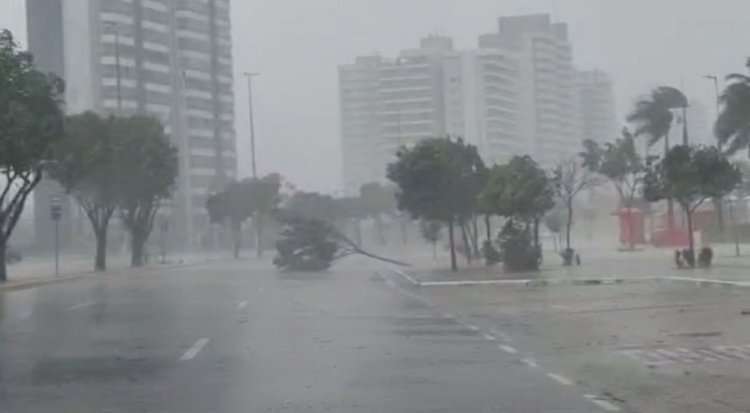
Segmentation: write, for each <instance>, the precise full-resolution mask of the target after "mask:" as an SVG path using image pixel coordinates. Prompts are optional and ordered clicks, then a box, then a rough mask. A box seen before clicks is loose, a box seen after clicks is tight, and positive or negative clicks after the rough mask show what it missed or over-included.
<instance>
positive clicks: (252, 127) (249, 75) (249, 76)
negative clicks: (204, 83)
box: [245, 72, 260, 178]
mask: <svg viewBox="0 0 750 413" xmlns="http://www.w3.org/2000/svg"><path fill="white" fill-rule="evenodd" d="M258 75H260V73H249V72H245V77H247V100H248V107H249V115H250V155H251V156H252V162H253V178H257V177H258V163H257V159H256V157H255V118H254V116H253V78H254V77H255V76H258Z"/></svg>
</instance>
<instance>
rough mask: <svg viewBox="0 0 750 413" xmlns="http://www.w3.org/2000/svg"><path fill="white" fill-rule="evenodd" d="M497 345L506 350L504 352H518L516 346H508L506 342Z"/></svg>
mask: <svg viewBox="0 0 750 413" xmlns="http://www.w3.org/2000/svg"><path fill="white" fill-rule="evenodd" d="M497 347H498V348H499V349H500V350H502V351H504V352H506V353H510V354H518V350H516V348H515V347H513V346H506V345H505V344H500V345H499V346H497Z"/></svg>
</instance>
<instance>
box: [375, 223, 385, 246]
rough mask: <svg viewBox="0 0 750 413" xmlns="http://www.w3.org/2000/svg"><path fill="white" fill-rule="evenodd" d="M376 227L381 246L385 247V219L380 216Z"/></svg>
mask: <svg viewBox="0 0 750 413" xmlns="http://www.w3.org/2000/svg"><path fill="white" fill-rule="evenodd" d="M375 226H376V227H377V230H378V241H379V242H380V245H381V246H382V245H385V234H383V219H382V218H381V217H380V216H377V217H375Z"/></svg>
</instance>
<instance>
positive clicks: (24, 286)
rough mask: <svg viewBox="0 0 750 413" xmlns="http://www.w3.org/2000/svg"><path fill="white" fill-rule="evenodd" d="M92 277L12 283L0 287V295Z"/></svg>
mask: <svg viewBox="0 0 750 413" xmlns="http://www.w3.org/2000/svg"><path fill="white" fill-rule="evenodd" d="M93 276H94V274H93V273H84V274H78V275H68V276H60V277H54V278H39V279H36V280H32V281H20V282H12V283H11V284H5V285H0V293H2V292H7V291H18V290H28V289H31V288H36V287H42V286H45V285H51V284H61V283H64V282H68V281H77V280H81V279H84V278H92V277H93Z"/></svg>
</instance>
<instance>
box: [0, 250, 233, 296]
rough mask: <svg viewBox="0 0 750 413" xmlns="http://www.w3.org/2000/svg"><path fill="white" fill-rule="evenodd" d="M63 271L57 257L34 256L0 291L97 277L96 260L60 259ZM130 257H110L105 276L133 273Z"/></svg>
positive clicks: (12, 271) (193, 259)
mask: <svg viewBox="0 0 750 413" xmlns="http://www.w3.org/2000/svg"><path fill="white" fill-rule="evenodd" d="M230 255H231V253H229V252H210V253H209V252H200V253H176V254H174V255H171V256H167V260H166V262H165V263H163V264H162V263H159V262H155V263H154V262H152V263H150V264H148V265H147V266H145V267H143V268H146V269H154V268H168V267H173V266H180V265H193V264H201V263H207V262H211V261H217V260H222V259H229V258H230ZM59 269H60V271H59V274H58V275H55V260H54V257H43V258H40V257H32V258H30V259H25V260H24V261H21V262H20V263H18V264H13V265H9V266H8V281H7V282H6V283H4V284H0V291H3V290H16V289H25V288H31V287H35V286H39V285H44V284H53V283H58V282H64V281H71V280H76V279H80V278H84V277H88V276H92V275H94V274H96V273H95V272H94V259H93V257H87V256H80V255H64V256H61V257H60V268H59ZM131 269H132V267H130V257H129V256H125V255H114V254H113V255H112V256H109V257H107V271H105V272H104V273H102V274H112V273H116V272H121V271H128V270H131Z"/></svg>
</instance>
